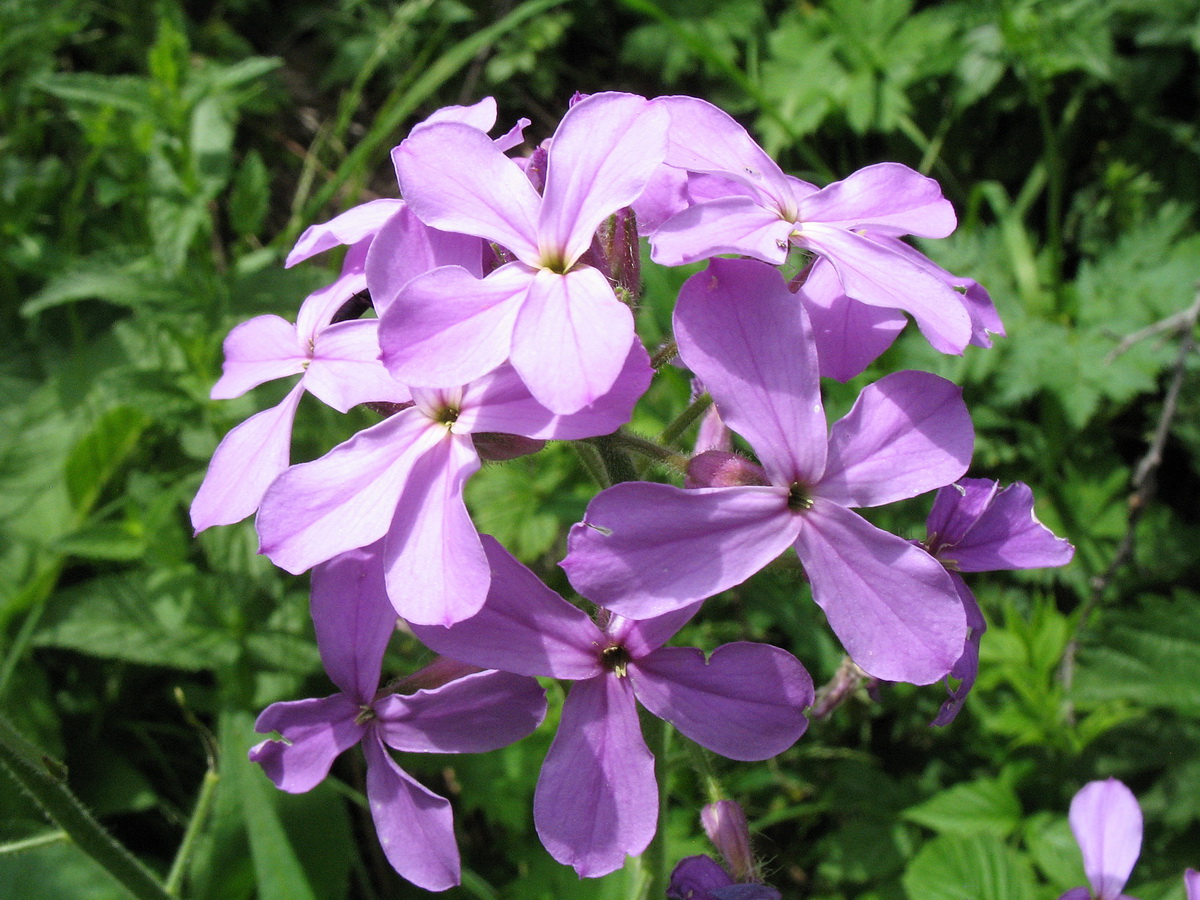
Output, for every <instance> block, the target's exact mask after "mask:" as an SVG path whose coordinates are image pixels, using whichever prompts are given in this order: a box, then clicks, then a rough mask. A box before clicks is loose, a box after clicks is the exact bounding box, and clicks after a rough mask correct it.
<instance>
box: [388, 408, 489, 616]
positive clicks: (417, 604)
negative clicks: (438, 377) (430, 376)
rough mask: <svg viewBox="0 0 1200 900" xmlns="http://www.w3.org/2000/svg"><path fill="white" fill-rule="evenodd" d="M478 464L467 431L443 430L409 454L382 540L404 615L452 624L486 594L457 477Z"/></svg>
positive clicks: (484, 568)
mask: <svg viewBox="0 0 1200 900" xmlns="http://www.w3.org/2000/svg"><path fill="white" fill-rule="evenodd" d="M435 427H436V426H435ZM477 471H479V455H478V454H477V453H476V452H475V445H474V444H472V443H471V438H470V436H469V435H465V434H448V435H446V436H445V437H444V438H443V439H442V440H439V441H438V442H437V443H436V444H434V445H433V446H432V447H430V448H429V450H428V451H426V452H425V453H423V454H422V455H421V456H420V457H419V458H416V459H414V460H413V465H412V470H411V474H410V476H409V478H408V479H407V481H406V482H405V484H404V489H403V492H402V493H401V495H400V497H399V498H398V499H397V501H396V515H395V518H394V519H393V520H392V523H391V526H390V527H389V528H388V532H387V537H386V538H385V540H384V558H385V560H386V572H387V574H386V578H387V588H388V596H390V597H391V598H392V605H393V606H395V607H396V611H397V612H398V613H399V614H400V615H401V616H402V617H403V618H405V619H407V620H408V621H410V622H417V623H420V624H422V625H452V624H454V623H455V622H458V621H461V620H462V619H465V618H468V617H469V616H473V615H475V613H476V612H478V611H479V607H481V606H483V601H484V599H485V598H486V597H487V592H488V583H489V582H490V580H491V576H490V575H489V574H488V564H487V558H486V556H484V552H483V547H482V546H481V545H480V543H479V534H478V532H476V530H475V526H474V524H472V522H471V516H470V514H469V513H468V512H467V507H466V504H465V503H464V502H463V485H465V484H466V482H467V479H468V478H470V477H471V476H472V475H474V474H475V473H476V472H477Z"/></svg>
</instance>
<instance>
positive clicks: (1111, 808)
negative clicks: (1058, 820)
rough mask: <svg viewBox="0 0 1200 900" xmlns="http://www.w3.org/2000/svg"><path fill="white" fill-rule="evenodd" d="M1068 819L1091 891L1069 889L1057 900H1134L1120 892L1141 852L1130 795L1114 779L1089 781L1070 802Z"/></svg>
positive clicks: (1134, 800) (1138, 815)
mask: <svg viewBox="0 0 1200 900" xmlns="http://www.w3.org/2000/svg"><path fill="white" fill-rule="evenodd" d="M1069 818H1070V821H1071V831H1072V832H1074V834H1075V840H1076V841H1077V842H1078V844H1079V849H1080V851H1081V852H1082V853H1083V871H1084V873H1085V874H1086V875H1087V880H1088V884H1090V885H1091V890H1088V888H1086V887H1077V888H1072V889H1071V890H1069V891H1067V892H1066V893H1065V894H1063V895H1062V896H1061V897H1060V898H1059V900H1134V898H1133V897H1129V896H1128V895H1126V894H1123V893H1121V891H1123V890H1124V888H1125V882H1127V881H1128V880H1129V873H1130V872H1132V871H1133V864H1134V863H1136V862H1137V858H1138V854H1139V853H1140V852H1141V850H1142V810H1141V808H1140V807H1139V806H1138V802H1137V798H1136V797H1134V796H1133V792H1132V791H1131V790H1129V788H1127V787H1125V785H1123V784H1122V783H1121V782H1119V781H1117V779H1115V778H1109V779H1107V780H1105V781H1092V782H1089V783H1088V784H1085V785H1084V786H1083V788H1082V789H1081V790H1080V791H1079V793H1077V794H1076V795H1075V797H1074V799H1073V800H1071V812H1070V815H1069Z"/></svg>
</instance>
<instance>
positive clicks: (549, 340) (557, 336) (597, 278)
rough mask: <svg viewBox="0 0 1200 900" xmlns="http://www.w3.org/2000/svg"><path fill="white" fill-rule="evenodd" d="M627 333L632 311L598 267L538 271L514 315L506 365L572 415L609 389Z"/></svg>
mask: <svg viewBox="0 0 1200 900" xmlns="http://www.w3.org/2000/svg"><path fill="white" fill-rule="evenodd" d="M490 277H495V276H494V275H493V276H490ZM633 336H634V330H633V314H632V313H631V312H630V311H629V307H628V306H626V305H625V304H624V303H621V302H620V301H619V300H617V298H616V296H615V295H614V294H613V291H612V288H611V287H610V286H609V284H608V280H607V279H606V278H605V277H604V276H603V275H601V274H600V272H599V270H597V269H593V268H591V267H590V266H585V267H583V268H580V269H576V270H574V271H571V272H568V273H567V274H566V275H558V274H556V273H554V272H551V271H549V270H548V269H542V270H540V271H539V272H538V273H537V275H536V277H535V278H534V279H533V282H532V284H531V285H530V287H529V293H528V295H527V296H526V298H525V301H524V303H523V304H522V305H521V310H520V312H519V313H518V314H517V319H516V324H515V326H514V327H513V332H512V354H511V357H512V364H513V366H514V367H515V368H516V370H517V371H518V372H519V373H520V375H521V379H522V380H523V381H524V382H525V384H526V385H527V386H528V388H529V390H530V392H531V393H532V394H533V396H534V397H535V398H537V400H538V402H539V403H541V404H542V405H543V406H545V407H546V408H547V409H549V410H551V411H552V412H556V413H560V414H564V415H565V414H568V413H574V412H578V411H579V410H581V409H583V408H584V407H585V406H591V405H592V404H594V403H595V402H596V401H597V400H599V399H600V398H601V397H603V396H604V395H605V394H607V393H608V392H609V390H610V389H611V388H612V386H613V383H614V382H615V381H616V380H617V376H618V375H619V374H620V373H621V371H622V369H623V368H624V367H625V359H626V357H627V356H628V355H629V346H630V343H631V342H632V341H633Z"/></svg>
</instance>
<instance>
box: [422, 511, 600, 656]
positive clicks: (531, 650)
mask: <svg viewBox="0 0 1200 900" xmlns="http://www.w3.org/2000/svg"><path fill="white" fill-rule="evenodd" d="M480 539H481V540H482V542H483V549H484V552H485V553H486V554H487V558H488V563H489V565H490V567H491V587H490V589H489V591H488V597H487V602H486V603H484V606H483V609H481V610H480V611H479V612H478V613H476V614H475V615H474V616H472V617H471V618H469V619H467V620H465V621H462V622H459V623H457V624H456V625H453V626H451V627H449V628H443V627H441V626H436V625H413V626H412V630H413V634H415V635H416V636H417V639H418V640H420V641H421V642H422V643H424V644H425V645H426V646H427V647H429V648H430V649H431V650H433V651H434V652H435V653H440V654H442V655H443V656H448V657H450V658H452V659H457V660H460V661H461V662H466V663H471V664H473V665H477V666H485V667H487V668H493V669H503V670H504V671H506V672H515V673H516V674H518V675H544V676H547V677H550V678H569V679H576V680H577V679H581V678H594V677H596V676H598V675H600V674H602V673H603V672H604V669H603V668H602V666H601V665H600V648H603V647H604V646H606V644H607V640H606V638H605V636H604V634H603V632H601V631H600V629H599V628H597V627H596V625H595V623H594V622H592V620H591V619H590V618H588V616H587V614H586V613H585V612H583V610H581V609H579V608H577V607H575V606H572V605H571V604H570V603H568V602H567V601H566V600H564V599H563V598H562V597H560V596H558V594H556V593H554V591H552V590H550V588H548V587H546V586H545V585H544V584H542V582H541V580H540V579H539V578H538V577H537V576H536V575H534V574H533V573H532V572H531V571H529V569H527V568H525V566H523V565H521V563H519V562H518V561H517V560H516V559H514V558H513V556H512V555H511V554H510V553H509V552H508V551H507V550H505V549H504V548H503V547H502V546H501V545H500V542H499V541H497V540H496V539H495V538H493V537H491V536H490V535H486V534H485V535H480Z"/></svg>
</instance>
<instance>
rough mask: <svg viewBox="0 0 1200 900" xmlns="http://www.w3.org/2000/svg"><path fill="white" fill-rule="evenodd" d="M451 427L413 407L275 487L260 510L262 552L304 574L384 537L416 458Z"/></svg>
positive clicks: (306, 465) (291, 473) (295, 470)
mask: <svg viewBox="0 0 1200 900" xmlns="http://www.w3.org/2000/svg"><path fill="white" fill-rule="evenodd" d="M445 433H446V432H445V429H443V428H441V427H438V426H436V425H434V424H433V423H431V422H430V421H429V419H427V418H426V417H425V416H424V415H422V414H421V413H420V412H419V411H418V410H416V409H412V408H410V409H406V410H402V411H401V412H399V413H397V414H396V415H394V416H392V417H391V418H388V419H384V420H383V421H382V422H380V423H379V424H378V425H373V426H372V427H370V428H367V429H365V430H364V431H360V432H359V433H358V434H356V435H354V437H352V438H350V440H348V441H346V442H345V443H342V444H339V445H338V446H337V447H334V448H333V449H332V450H331V451H329V452H328V453H326V454H325V455H324V456H322V457H321V458H320V459H316V460H313V461H312V462H307V463H301V464H300V465H297V466H292V467H291V468H290V469H288V470H287V471H286V472H284V473H283V474H282V475H280V476H279V477H278V478H277V479H275V481H274V482H273V483H272V485H271V488H270V489H269V490H268V491H267V493H266V496H264V497H263V501H262V504H261V506H260V508H259V512H258V520H257V528H258V537H259V543H260V552H261V553H265V554H266V555H267V556H269V557H270V558H271V561H272V562H273V563H275V565H277V566H279V567H280V568H282V569H286V570H287V571H289V572H291V573H292V574H294V575H298V574H300V573H301V572H303V571H305V570H306V569H310V568H312V567H313V566H314V565H316V564H317V563H319V562H324V561H325V560H327V559H332V558H333V557H334V556H337V555H338V554H339V553H344V552H346V551H347V550H354V549H356V548H358V547H366V546H367V545H368V544H373V543H374V542H375V541H377V540H379V538H381V537H383V535H384V533H385V532H386V531H387V530H388V526H389V525H390V524H391V521H392V518H393V515H394V514H395V509H396V503H397V501H398V499H399V497H400V494H401V492H402V491H403V490H404V485H405V483H406V482H407V480H408V477H409V472H410V471H411V469H412V467H413V465H414V463H415V462H416V460H418V459H420V458H421V456H423V455H424V454H425V453H427V452H428V451H429V450H430V449H431V448H432V447H433V446H434V445H436V444H437V443H438V442H439V441H441V440H443V439H444V437H445Z"/></svg>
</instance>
